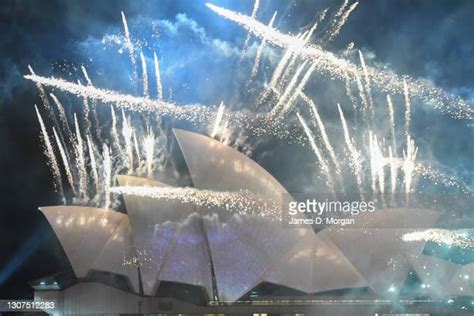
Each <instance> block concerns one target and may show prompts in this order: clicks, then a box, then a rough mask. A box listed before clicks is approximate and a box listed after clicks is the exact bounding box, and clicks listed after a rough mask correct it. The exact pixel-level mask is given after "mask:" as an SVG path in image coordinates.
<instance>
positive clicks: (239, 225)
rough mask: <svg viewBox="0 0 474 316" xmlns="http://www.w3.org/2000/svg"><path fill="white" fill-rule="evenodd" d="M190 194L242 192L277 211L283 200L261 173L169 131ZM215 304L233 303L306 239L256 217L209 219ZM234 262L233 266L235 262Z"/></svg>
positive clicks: (203, 141) (215, 145) (225, 151)
mask: <svg viewBox="0 0 474 316" xmlns="http://www.w3.org/2000/svg"><path fill="white" fill-rule="evenodd" d="M173 131H174V133H175V135H176V138H177V140H178V144H179V146H180V147H181V151H182V152H183V155H184V159H185V161H186V164H187V166H188V170H189V172H190V174H191V179H192V181H193V184H194V186H195V187H196V188H199V189H208V190H215V191H239V190H248V191H250V192H252V193H254V194H259V195H260V196H262V197H263V198H266V199H268V200H269V201H271V202H273V203H275V204H277V205H281V203H282V197H283V195H284V194H288V193H287V192H286V190H285V189H284V188H283V186H282V185H281V184H280V183H279V182H278V181H277V180H276V179H275V178H273V177H272V176H271V175H270V174H269V173H268V172H267V171H266V170H265V169H263V168H262V167H261V166H259V165H258V164H257V163H256V162H254V161H252V160H251V159H250V158H248V157H247V156H245V155H243V154H241V153H239V152H238V151H237V150H235V149H233V148H231V147H229V146H226V145H224V144H222V143H220V142H218V141H216V140H214V139H211V138H209V137H206V136H203V135H199V134H196V133H192V132H187V131H183V130H178V129H174V130H173ZM205 229H206V233H207V238H208V242H209V247H210V251H211V257H212V263H213V266H214V271H215V276H216V282H217V290H218V292H219V299H221V300H228V301H234V300H236V299H238V298H239V297H241V296H242V295H244V294H245V293H247V292H248V291H249V290H250V289H252V288H253V287H255V286H256V285H257V284H259V283H261V282H262V281H263V280H264V276H265V273H266V272H267V270H268V269H269V268H270V267H271V266H272V265H273V264H274V263H275V262H276V261H277V260H279V259H280V258H281V257H282V256H283V255H284V254H285V253H286V252H288V251H290V250H291V248H292V247H293V246H295V245H296V243H297V241H298V240H299V239H300V238H301V237H302V236H304V235H305V234H307V233H310V234H314V233H313V232H312V231H310V230H306V229H300V230H296V229H290V228H288V227H282V225H281V223H279V222H277V221H272V220H271V219H270V220H269V219H268V218H264V217H261V216H239V215H233V216H230V217H226V218H224V217H223V216H221V215H220V214H219V215H217V214H216V215H214V216H211V217H209V218H208V220H206V221H205ZM236 258H238V260H236Z"/></svg>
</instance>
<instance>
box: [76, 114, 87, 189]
mask: <svg viewBox="0 0 474 316" xmlns="http://www.w3.org/2000/svg"><path fill="white" fill-rule="evenodd" d="M74 126H75V129H76V135H75V139H76V143H75V144H74V149H75V154H76V161H77V166H78V172H79V195H80V197H81V198H85V197H87V170H86V160H85V156H84V144H83V142H82V137H81V131H80V128H79V123H78V121H77V115H76V113H74Z"/></svg>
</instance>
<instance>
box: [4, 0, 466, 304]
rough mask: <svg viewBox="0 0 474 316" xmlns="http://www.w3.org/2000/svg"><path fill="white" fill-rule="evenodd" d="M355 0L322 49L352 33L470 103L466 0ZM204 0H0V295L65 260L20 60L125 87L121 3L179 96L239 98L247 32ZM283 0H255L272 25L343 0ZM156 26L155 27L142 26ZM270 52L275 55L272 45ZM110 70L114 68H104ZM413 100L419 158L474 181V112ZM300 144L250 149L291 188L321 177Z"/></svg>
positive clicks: (323, 92)
mask: <svg viewBox="0 0 474 316" xmlns="http://www.w3.org/2000/svg"><path fill="white" fill-rule="evenodd" d="M210 2H212V3H215V4H218V5H221V6H223V7H226V8H230V9H233V10H236V11H240V12H244V13H247V14H249V13H250V12H251V10H252V6H253V1H225V0H214V1H210ZM341 2H342V1H341ZM360 2H361V3H360V5H359V7H358V8H357V10H356V11H355V12H354V13H353V15H352V16H351V18H350V19H349V21H348V22H347V24H346V25H345V26H344V28H343V29H342V31H341V34H340V35H339V36H338V38H337V39H336V40H335V41H334V42H333V43H331V44H330V45H329V46H328V47H327V48H328V49H329V50H332V51H334V52H338V51H340V50H341V49H343V48H344V47H345V46H346V45H347V44H348V43H349V42H351V41H353V42H354V43H355V47H356V48H357V49H360V50H362V51H363V52H364V53H365V55H366V58H367V60H368V62H369V63H370V64H371V65H375V66H387V67H389V68H391V69H392V70H393V71H394V72H396V73H398V74H409V75H411V76H413V77H415V78H426V79H429V80H432V81H433V82H434V83H435V84H436V85H437V86H440V87H443V88H445V89H446V90H448V91H450V92H451V93H453V94H455V95H459V96H461V97H463V98H464V99H466V100H471V101H470V102H471V103H472V100H474V90H473V86H474V59H473V56H474V41H473V40H472V34H473V32H474V25H473V23H472V16H473V14H474V2H473V1H469V0H466V1H460V0H455V1H454V0H453V1H444V0H437V1H422V0H419V1H415V0H397V1H393V0H361V1H360ZM204 3H205V1H201V0H199V1H187V0H180V1H176V0H169V1H158V0H152V1H150V0H147V1H109V0H104V1H74V2H73V1H66V0H63V1H53V0H48V1H41V2H40V1H33V0H30V1H22V0H17V1H10V0H4V1H1V2H0V145H1V148H2V149H1V151H0V170H1V173H0V174H1V176H2V178H3V181H1V183H0V195H1V199H0V201H1V203H0V298H29V297H31V296H32V290H31V289H30V287H29V285H28V284H27V282H28V281H31V280H34V279H37V278H40V277H43V276H46V275H51V274H54V273H57V272H61V271H65V270H68V269H70V267H69V263H68V262H67V259H66V257H65V255H64V253H63V251H62V249H61V247H60V245H59V242H58V240H57V239H56V237H55V236H54V233H53V232H52V230H51V229H50V227H49V225H48V223H47V221H46V219H45V218H44V217H43V216H42V214H41V213H40V212H39V211H38V210H37V208H38V206H42V205H54V204H59V203H60V201H59V198H58V195H57V194H56V193H55V192H54V189H53V182H52V177H51V173H50V171H49V169H48V167H47V165H46V159H45V157H44V155H43V152H42V147H41V144H40V138H39V124H38V121H37V119H36V116H35V112H34V107H33V106H34V104H38V105H40V104H41V100H40V98H39V96H38V92H37V90H36V88H35V86H34V84H33V83H32V82H29V81H27V80H25V79H23V75H25V74H27V73H28V70H27V66H28V65H32V66H33V68H34V70H35V72H36V73H38V74H42V75H56V76H60V77H62V78H65V79H68V80H72V79H74V80H75V78H77V77H78V73H77V69H75V68H74V66H75V67H78V66H80V65H86V66H87V67H88V69H89V72H90V74H91V76H92V77H93V78H92V79H93V81H94V82H95V83H96V85H97V86H101V87H107V88H110V89H117V90H125V91H126V90H127V84H128V81H127V80H128V79H127V78H128V77H127V76H128V75H129V73H128V72H127V71H129V70H127V67H128V66H127V64H126V63H127V58H126V54H121V55H118V57H111V56H112V54H109V53H110V52H116V51H117V48H116V47H115V48H111V47H110V46H111V45H109V43H108V42H107V40H108V39H110V38H111V37H110V36H109V37H107V36H106V35H107V34H109V35H110V34H120V33H121V31H122V24H121V19H120V11H124V12H125V13H126V14H127V17H128V20H129V25H130V29H131V32H132V36H135V37H136V38H146V40H147V41H148V42H149V45H152V46H153V47H156V48H157V50H158V52H159V54H160V60H161V64H162V67H163V68H162V73H163V83H164V85H165V87H166V88H172V90H173V99H174V100H175V101H176V102H177V103H178V104H179V103H190V102H196V103H202V104H218V103H219V102H220V101H221V100H224V101H225V102H226V103H233V102H234V103H237V104H239V103H245V98H244V97H242V94H243V92H242V91H240V90H239V88H238V84H237V83H236V81H240V80H241V79H242V78H241V75H235V73H234V67H233V66H232V65H234V64H235V63H233V62H235V60H236V59H238V56H239V51H238V50H239V49H240V48H241V47H242V44H243V42H244V39H245V36H246V33H245V32H244V31H243V30H242V29H241V28H240V27H239V26H237V25H235V24H234V23H232V22H229V21H226V20H225V19H223V18H222V17H219V16H217V15H215V14H214V13H212V12H211V11H210V10H209V9H207V7H206V6H205V5H204ZM289 3H290V1H269V0H262V4H261V9H260V12H259V15H258V18H259V19H260V20H262V21H265V22H268V20H269V19H270V17H271V15H272V14H273V11H275V10H277V11H278V14H279V15H278V16H279V18H277V21H276V23H275V26H277V27H278V28H279V29H281V30H283V31H285V32H292V33H296V32H299V31H301V30H303V29H305V28H306V27H307V26H308V25H310V24H311V23H312V21H314V19H315V18H316V17H317V15H318V12H320V11H321V10H323V9H325V8H326V7H331V8H332V9H337V7H338V5H339V1H335V2H333V1H328V0H322V1H315V0H301V1H292V2H291V4H290V5H289ZM282 15H283V16H282ZM154 28H156V30H157V33H158V34H159V36H158V37H154V35H153V34H154V33H153V32H152V33H150V31H149V30H153V29H154ZM316 38H317V35H316ZM104 41H105V45H104ZM150 43H151V44H150ZM155 45H156V46H155ZM251 45H258V44H257V42H255V43H253V42H251ZM104 47H105V48H104ZM116 55H117V54H116ZM124 55H125V56H124ZM267 57H268V59H269V60H270V61H269V62H270V63H271V58H272V56H271V54H270V55H269V56H267ZM128 69H129V68H128ZM111 73H113V74H114V75H113V76H108V74H111ZM263 79H264V78H262V80H263ZM318 80H319V79H318ZM325 87H327V86H326V84H325V83H321V84H320V85H314V86H311V87H310V89H312V90H311V91H312V92H313V93H314V94H315V95H318V97H319V98H320V99H319V102H320V103H321V104H323V108H324V109H323V112H325V114H327V115H328V116H329V117H331V115H333V116H334V113H335V112H334V106H333V105H334V103H335V102H336V101H335V100H338V98H342V95H343V94H344V91H342V92H334V89H331V88H327V89H326V88H325ZM127 92H129V93H133V91H127ZM400 100H401V99H400ZM396 101H399V99H396ZM413 102H414V110H413V113H414V114H413V134H414V136H415V138H416V139H417V142H418V144H419V146H420V151H421V152H423V154H422V159H424V160H427V161H430V162H431V163H432V164H434V165H436V166H437V167H439V168H441V169H442V170H444V171H446V172H447V173H450V174H453V175H455V176H457V177H459V178H460V179H462V180H463V181H464V182H465V183H466V185H467V187H469V188H470V189H471V190H472V189H473V188H474V159H473V157H474V145H473V143H472V139H473V137H474V124H473V123H471V122H468V121H462V120H454V119H452V118H450V117H449V116H446V115H443V114H440V113H437V112H436V111H434V110H433V109H431V108H430V107H427V106H424V105H423V104H422V103H421V102H419V101H417V100H414V101H413ZM325 104H328V105H327V106H325ZM238 106H239V107H240V108H242V107H243V105H242V104H239V105H238ZM330 106H331V107H330ZM328 126H329V129H330V130H331V128H336V127H331V126H332V123H329V124H328ZM298 151H299V152H298V154H294V153H289V152H288V147H287V146H284V145H281V144H279V143H278V142H267V143H266V144H263V145H259V146H258V148H257V150H256V151H255V152H254V153H253V155H252V158H253V159H255V160H256V161H257V162H259V163H260V164H261V165H263V166H264V167H265V168H266V169H267V170H269V171H270V172H271V173H272V174H273V175H275V177H276V178H277V179H278V180H280V181H281V182H282V184H283V185H284V186H285V187H286V188H287V189H288V190H289V191H290V192H291V191H298V190H302V188H301V186H314V185H316V184H315V183H313V179H312V178H311V179H307V178H304V175H305V172H306V169H307V168H310V167H309V165H310V163H311V162H310V161H309V159H307V155H308V152H307V150H306V151H304V150H300V149H298ZM305 157H306V158H305ZM282 166H283V167H282ZM303 178H304V179H305V180H301V179H303Z"/></svg>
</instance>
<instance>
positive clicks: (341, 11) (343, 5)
mask: <svg viewBox="0 0 474 316" xmlns="http://www.w3.org/2000/svg"><path fill="white" fill-rule="evenodd" d="M348 4H349V0H344V2H343V3H342V5H341V7H340V8H339V10H337V12H336V14H334V16H335V17H336V18H337V17H340V16H341V15H342V13H344V10H345V9H346V8H347V5H348Z"/></svg>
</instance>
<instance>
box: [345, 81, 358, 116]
mask: <svg viewBox="0 0 474 316" xmlns="http://www.w3.org/2000/svg"><path fill="white" fill-rule="evenodd" d="M344 84H345V87H346V94H347V97H348V98H349V101H351V105H352V109H353V110H354V111H356V110H357V102H356V99H355V97H354V94H353V93H352V90H351V79H350V77H349V74H348V73H347V72H344Z"/></svg>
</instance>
